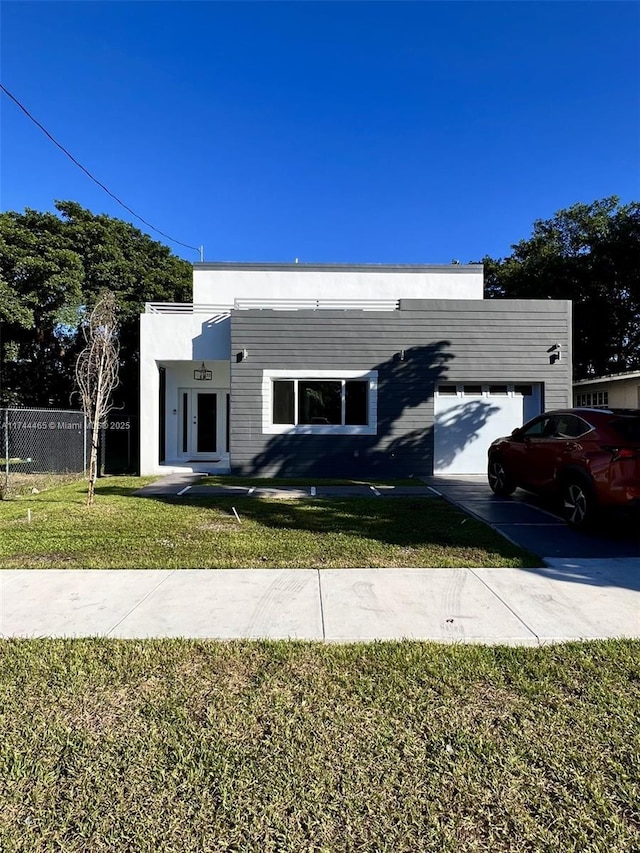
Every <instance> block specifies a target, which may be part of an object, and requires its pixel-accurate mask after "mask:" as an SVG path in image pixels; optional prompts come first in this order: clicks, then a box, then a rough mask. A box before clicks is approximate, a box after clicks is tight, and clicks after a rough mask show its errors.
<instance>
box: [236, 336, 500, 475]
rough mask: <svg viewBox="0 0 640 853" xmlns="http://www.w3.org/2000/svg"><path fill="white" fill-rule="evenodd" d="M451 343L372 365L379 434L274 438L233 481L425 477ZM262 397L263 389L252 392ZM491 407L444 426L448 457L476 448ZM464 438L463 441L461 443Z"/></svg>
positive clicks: (484, 406) (481, 406) (479, 408)
mask: <svg viewBox="0 0 640 853" xmlns="http://www.w3.org/2000/svg"><path fill="white" fill-rule="evenodd" d="M449 346H450V343H449V341H438V342H436V343H433V344H429V345H426V346H416V347H411V348H409V349H406V350H405V351H404V359H401V358H400V356H399V355H396V356H394V358H391V359H388V360H385V361H382V362H380V363H378V364H376V365H373V366H372V368H371V369H373V370H377V371H378V419H377V434H376V435H372V436H365V435H308V434H307V435H291V434H284V435H275V436H272V437H270V438H269V439H268V440H267V441H266V444H265V445H264V446H263V449H262V450H261V451H259V452H258V453H256V455H255V456H254V457H253V459H252V460H251V462H250V463H248V464H244V465H239V466H234V468H233V473H234V474H251V475H261V476H274V477H277V476H281V477H303V476H316V477H363V478H364V477H372V476H376V477H409V476H416V477H417V476H429V475H430V474H432V473H433V463H434V441H433V438H434V435H433V429H434V413H433V398H434V388H435V386H436V385H437V384H438V383H439V382H443V381H446V378H447V369H448V365H449V363H450V362H451V361H452V360H453V359H454V358H455V356H454V355H453V354H452V353H450V352H447V348H448V347H449ZM256 393H258V394H259V393H260V389H256ZM494 411H495V407H492V406H490V405H489V404H479V405H475V406H472V407H468V406H467V407H465V408H464V409H463V410H461V411H460V412H459V413H457V414H456V415H455V416H454V418H453V419H452V421H451V423H450V424H449V425H448V429H449V430H450V433H451V438H450V440H449V441H448V442H447V444H446V453H447V455H451V454H453V455H455V454H456V453H457V452H459V451H460V450H461V449H462V448H463V447H464V446H465V444H466V443H468V441H473V440H474V437H477V435H478V433H479V432H480V430H481V429H482V427H483V426H484V424H485V423H486V422H487V419H488V418H489V417H490V416H491V414H493V412H494ZM465 436H466V437H465Z"/></svg>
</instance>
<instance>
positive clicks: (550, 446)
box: [488, 409, 640, 527]
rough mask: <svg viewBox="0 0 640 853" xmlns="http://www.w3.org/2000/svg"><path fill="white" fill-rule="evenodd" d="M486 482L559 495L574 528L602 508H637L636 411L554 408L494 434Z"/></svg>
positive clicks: (639, 434) (503, 491)
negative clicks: (506, 434)
mask: <svg viewBox="0 0 640 853" xmlns="http://www.w3.org/2000/svg"><path fill="white" fill-rule="evenodd" d="M488 474H489V485H490V486H491V489H492V490H493V491H494V492H495V493H496V494H497V495H510V494H511V493H512V492H513V491H514V489H515V488H516V487H517V486H520V487H522V488H523V489H527V490H528V491H531V492H537V493H539V494H546V493H548V494H551V495H553V496H555V497H559V498H560V500H561V505H562V514H563V515H564V518H565V519H566V521H567V523H568V524H570V525H571V526H572V527H585V526H587V525H588V524H589V522H590V521H591V520H592V519H593V516H594V515H595V513H596V511H597V510H598V509H599V508H600V507H603V508H604V507H624V508H632V507H633V508H638V507H640V409H558V410H556V411H553V412H545V414H544V415H539V416H538V417H537V418H533V420H530V421H528V422H527V423H526V424H525V425H524V426H522V427H520V428H519V429H514V431H513V432H512V433H511V435H510V436H509V437H507V438H497V439H496V440H495V441H494V442H493V443H492V444H491V446H490V447H489V468H488Z"/></svg>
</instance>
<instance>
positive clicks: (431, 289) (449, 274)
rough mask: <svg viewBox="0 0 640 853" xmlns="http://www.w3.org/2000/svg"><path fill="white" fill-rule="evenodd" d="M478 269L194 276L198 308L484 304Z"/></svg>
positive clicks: (204, 272) (198, 270) (201, 271)
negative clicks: (251, 303) (243, 302)
mask: <svg viewBox="0 0 640 853" xmlns="http://www.w3.org/2000/svg"><path fill="white" fill-rule="evenodd" d="M482 270H483V268H482V265H480V264H478V265H473V266H472V267H467V266H465V267H456V266H451V267H450V268H449V267H436V268H434V269H433V270H428V269H424V270H420V271H416V270H411V271H409V270H403V269H401V268H400V269H399V270H398V271H392V270H389V269H383V270H376V269H375V268H374V269H371V270H366V271H363V270H362V269H357V270H334V269H330V270H313V269H312V270H310V269H305V267H303V266H300V267H299V268H298V269H296V268H295V267H294V268H290V269H278V270H252V269H249V270H248V269H207V268H206V265H205V267H204V268H203V267H199V266H198V265H197V264H196V265H195V267H194V270H193V301H194V302H195V303H196V304H214V305H217V304H229V305H231V304H233V301H234V299H482V297H483V271H482Z"/></svg>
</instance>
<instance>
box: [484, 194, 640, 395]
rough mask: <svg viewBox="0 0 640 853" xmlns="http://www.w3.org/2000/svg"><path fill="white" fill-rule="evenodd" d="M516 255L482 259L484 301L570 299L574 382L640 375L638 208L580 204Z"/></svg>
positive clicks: (548, 223) (611, 201) (543, 227)
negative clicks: (620, 374)
mask: <svg viewBox="0 0 640 853" xmlns="http://www.w3.org/2000/svg"><path fill="white" fill-rule="evenodd" d="M512 249H513V254H512V255H510V256H509V257H508V258H504V259H498V260H495V259H493V258H489V257H486V258H484V260H483V263H484V264H485V294H486V296H488V297H490V298H508V299H545V298H548V299H571V300H572V301H573V367H574V377H575V378H576V379H584V378H587V377H589V376H601V375H604V374H608V373H618V372H621V371H624V370H633V369H639V368H640V203H639V202H631V203H630V204H624V205H623V204H620V200H619V198H618V197H616V196H611V197H610V198H605V199H602V200H600V201H595V202H593V203H592V204H575V205H573V206H572V207H569V208H568V209H566V210H560V211H558V213H556V214H555V216H553V217H552V218H551V219H547V220H538V221H536V222H535V223H534V226H533V234H532V236H531V237H530V238H529V239H528V240H520V242H518V243H516V244H514V245H513V246H512Z"/></svg>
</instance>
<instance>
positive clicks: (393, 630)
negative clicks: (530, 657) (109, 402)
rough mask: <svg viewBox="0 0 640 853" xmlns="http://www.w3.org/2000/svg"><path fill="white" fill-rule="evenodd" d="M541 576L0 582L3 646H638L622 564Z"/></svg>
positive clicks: (195, 576) (41, 574)
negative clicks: (600, 641)
mask: <svg viewBox="0 0 640 853" xmlns="http://www.w3.org/2000/svg"><path fill="white" fill-rule="evenodd" d="M559 562H560V563H561V565H559V566H557V567H556V566H549V567H547V568H544V569H429V568H424V569H327V570H316V569H291V570H280V569H246V570H245V569H222V570H206V569H202V570H193V569H188V570H182V571H180V570H177V571H171V570H166V571H164V570H125V569H122V570H103V571H90V570H86V571H85V570H53V569H49V570H46V569H45V570H24V571H21V570H15V571H14V570H7V569H5V570H3V571H0V635H1V636H3V637H43V636H47V637H63V636H68V637H85V636H100V637H120V638H147V637H196V638H211V639H222V640H225V639H236V638H249V639H251V638H274V639H275V638H282V639H287V638H293V639H303V640H320V641H337V642H346V641H354V640H362V641H367V640H393V639H402V638H411V639H420V640H435V641H441V642H446V643H477V642H482V643H505V644H509V645H540V644H545V643H550V642H555V641H565V640H579V639H589V638H608V637H640V573H638V571H637V570H636V569H634V568H633V567H630V566H629V565H628V564H627V561H625V560H618V561H616V560H608V561H605V562H603V561H598V560H582V561H581V562H580V563H576V564H575V565H573V566H571V565H567V564H566V563H567V561H566V560H563V561H559Z"/></svg>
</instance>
